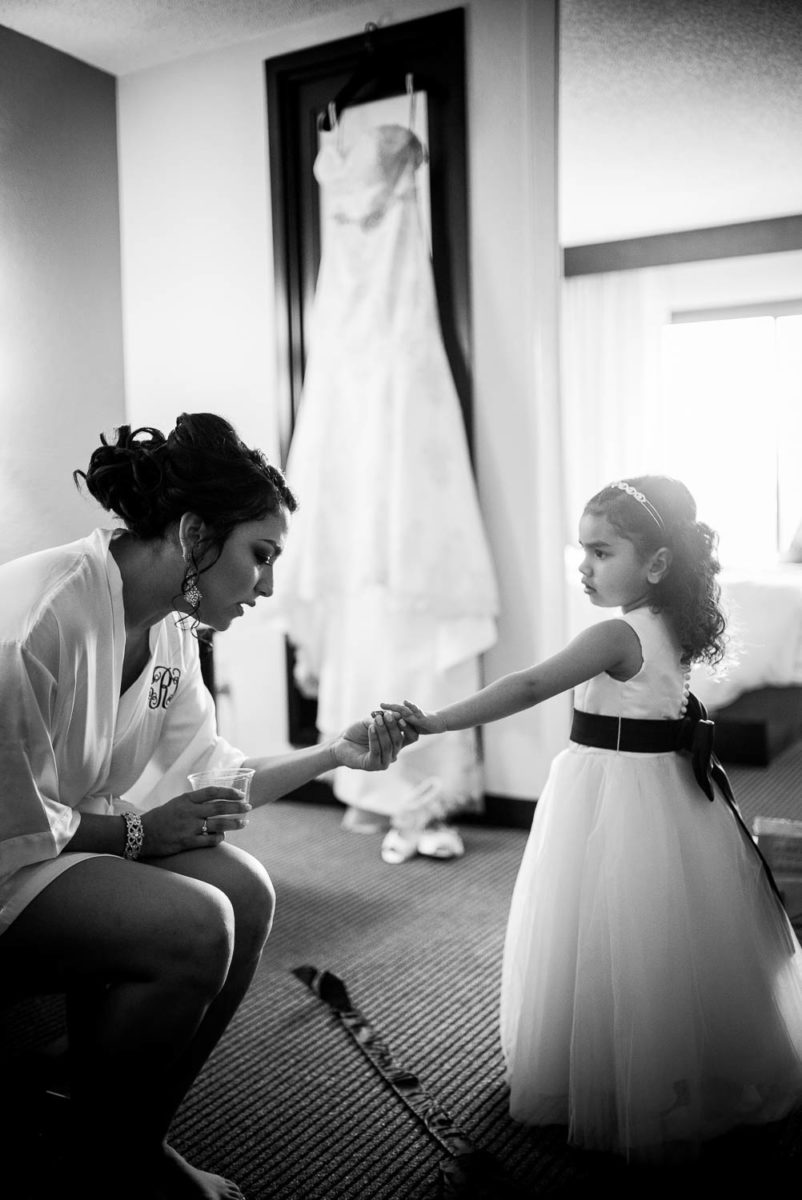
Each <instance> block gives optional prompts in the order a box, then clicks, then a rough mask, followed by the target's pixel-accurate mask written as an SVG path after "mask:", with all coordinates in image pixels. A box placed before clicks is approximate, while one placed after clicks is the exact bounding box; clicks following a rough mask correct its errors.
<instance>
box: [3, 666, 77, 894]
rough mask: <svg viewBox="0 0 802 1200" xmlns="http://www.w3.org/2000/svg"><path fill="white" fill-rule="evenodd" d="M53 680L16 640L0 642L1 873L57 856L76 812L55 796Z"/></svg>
mask: <svg viewBox="0 0 802 1200" xmlns="http://www.w3.org/2000/svg"><path fill="white" fill-rule="evenodd" d="M55 695H56V680H55V678H54V676H53V674H52V672H51V671H50V670H49V669H48V668H47V666H45V664H43V663H42V662H40V661H39V660H38V659H37V658H36V657H34V656H33V655H32V654H31V653H30V651H27V650H25V649H24V648H23V647H22V646H20V645H19V643H17V642H4V643H2V644H0V780H2V793H0V877H4V876H6V875H9V874H11V873H12V872H14V871H16V870H18V869H19V868H20V867H24V866H28V865H29V864H31V863H36V862H42V861H43V860H44V859H49V858H55V857H56V856H57V855H58V854H59V853H60V852H61V851H62V850H63V849H64V847H65V846H66V844H67V843H68V842H69V841H70V839H71V838H72V836H73V834H74V833H75V830H76V829H77V828H78V824H79V821H80V816H79V814H78V813H76V812H75V811H74V810H73V809H72V808H70V807H69V806H68V805H65V804H62V803H61V802H60V800H59V780H58V769H57V766H56V756H55V752H54V748H53V712H54V708H55Z"/></svg>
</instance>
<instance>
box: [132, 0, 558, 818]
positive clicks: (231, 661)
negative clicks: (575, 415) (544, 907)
mask: <svg viewBox="0 0 802 1200" xmlns="http://www.w3.org/2000/svg"><path fill="white" fill-rule="evenodd" d="M451 7H453V3H443V2H436V0H430V2H428V3H427V2H425V0H399V2H397V3H393V4H385V5H384V6H383V8H382V14H381V15H382V18H387V19H389V20H391V21H392V22H398V21H401V20H409V19H413V18H415V17H419V16H425V15H428V14H430V13H434V12H438V11H443V10H444V9H447V8H451ZM555 8H556V4H555V0H472V2H471V3H469V4H467V5H466V25H467V77H468V84H467V86H468V127H469V171H470V183H469V192H470V195H469V203H470V222H471V272H472V303H473V347H474V405H475V433H476V448H477V473H478V483H479V491H480V497H481V501H482V506H483V510H484V513H485V518H486V522H487V527H488V531H489V534H490V538H491V542H492V546H493V551H494V555H495V559H496V564H497V568H498V572H499V576H500V579H501V588H502V607H503V615H502V618H501V621H500V640H499V643H498V646H497V647H496V648H495V649H494V650H493V652H492V653H491V654H489V655H488V656H487V661H486V674H487V677H488V678H493V677H495V676H496V675H497V674H499V673H500V672H501V671H503V670H508V669H512V668H514V667H519V666H521V665H523V664H524V663H526V662H529V661H531V660H532V659H533V658H535V657H539V656H541V655H542V654H543V653H546V652H548V651H550V650H551V649H554V648H555V646H554V645H552V644H551V643H552V642H553V640H554V639H555V638H556V637H557V632H558V630H557V626H558V625H559V620H558V614H555V613H554V612H546V613H545V615H544V616H543V617H541V616H539V615H538V613H539V611H540V610H541V608H542V605H541V604H540V603H539V600H540V597H541V584H542V581H543V580H544V579H552V578H557V577H559V578H560V580H561V578H562V558H561V549H560V552H559V555H557V556H556V558H555V551H554V549H553V548H552V546H551V544H550V541H549V523H548V520H546V519H544V520H542V521H541V526H538V520H539V519H540V517H541V516H542V513H541V512H540V506H538V504H536V503H535V501H536V495H537V487H536V479H537V469H536V468H537V464H538V463H539V461H540V456H542V455H543V453H544V449H545V447H546V440H545V436H544V431H543V429H542V428H540V427H539V426H538V424H537V422H536V420H535V413H536V411H537V407H538V403H539V401H540V399H541V398H545V400H546V408H547V410H549V411H552V412H553V411H554V407H555V405H556V377H555V371H556V367H555V363H556V357H557V356H556V284H557V239H556V198H555V186H554V180H555V166H556V164H555V161H554V159H555V154H556V151H555V111H554V109H555V86H554V82H555V78H556V77H555V66H556V64H555V54H556V49H555V47H556V31H555ZM375 19H376V11H375V5H373V4H370V5H368V4H366V5H357V6H354V7H353V8H350V9H349V10H348V11H347V12H343V13H340V14H338V15H336V16H335V15H330V16H327V17H326V18H321V19H320V20H318V21H315V22H308V23H304V24H303V25H297V26H294V27H292V28H288V29H286V30H283V31H281V32H279V33H275V34H272V35H270V37H264V38H257V39H255V40H253V41H250V42H248V43H247V44H244V45H240V46H236V47H233V48H231V49H228V50H225V51H220V52H217V53H213V54H208V55H203V56H199V57H196V58H193V59H188V60H185V61H182V62H179V63H176V64H171V65H167V66H164V67H161V68H155V69H153V70H149V71H142V72H139V73H137V74H134V75H128V76H125V77H123V78H122V79H120V80H119V155H120V194H121V213H122V255H123V289H124V319H125V350H126V392H127V403H128V411H129V414H130V417H131V419H132V421H134V422H135V423H147V424H155V425H159V426H169V425H171V424H172V423H173V422H174V420H175V417H176V415H177V414H178V413H179V412H181V411H182V410H184V409H194V410H201V409H214V410H215V411H218V412H221V413H223V414H224V415H225V416H227V417H229V418H230V419H231V420H232V421H233V422H234V423H235V425H236V426H237V427H238V429H239V430H240V432H241V433H242V434H243V436H244V437H245V439H246V440H251V441H253V442H254V443H256V444H258V445H260V446H261V447H262V448H263V449H265V450H266V452H267V453H268V454H269V455H270V456H272V457H274V458H277V455H278V430H279V414H278V412H277V400H276V395H277V388H276V378H275V366H276V361H277V358H276V356H277V347H276V344H275V337H274V332H273V331H274V314H273V286H272V240H271V237H272V235H271V226H270V192H269V178H268V156H267V131H266V111H265V97H264V68H263V63H264V60H265V59H266V58H268V57H272V56H275V55H277V54H282V53H285V52H288V51H293V50H297V49H300V48H303V47H305V46H309V45H312V44H315V43H319V42H324V41H330V40H333V39H335V38H338V37H347V36H351V35H353V34H356V33H360V32H361V31H362V30H363V28H364V26H365V23H366V22H367V21H368V20H375ZM538 85H539V86H540V87H541V88H542V89H543V90H542V92H540V93H538ZM535 197H536V198H537V205H538V210H537V212H534V213H533V210H532V207H531V205H532V202H533V198H535ZM536 402H538V403H536ZM549 436H551V432H550V431H549ZM553 457H554V456H553V455H552V463H551V465H552V469H553V466H554V463H553ZM555 503H556V501H555ZM558 524H559V522H558ZM544 529H545V541H544V537H543V532H544ZM544 556H545V560H544ZM278 586H280V573H279V579H278ZM553 607H554V606H552V608H553ZM247 621H248V624H247V626H246V624H245V622H244V621H243V623H242V624H241V625H240V626H239V627H238V628H237V629H236V630H235V631H232V632H230V633H228V634H226V635H225V636H224V637H220V638H218V639H217V645H218V654H217V659H218V666H217V669H218V676H219V681H220V683H221V684H223V685H224V686H229V687H230V688H231V702H230V706H227V703H226V702H225V701H224V702H223V705H222V708H221V722H222V725H223V730H224V732H227V733H228V734H229V736H232V737H234V739H235V740H238V741H239V742H240V744H242V745H243V747H245V748H247V749H249V750H252V751H259V750H269V749H270V748H274V747H278V746H280V745H281V744H282V743H283V741H284V740H285V739H286V679H285V669H284V661H283V642H282V640H281V638H280V636H279V635H278V634H276V633H274V632H273V631H271V630H270V628H269V627H268V625H267V623H266V622H264V621H260V619H259V618H257V617H256V616H255V614H254V615H249V617H248V618H247ZM235 718H236V719H235ZM227 721H228V722H229V723H230V728H228V729H227V728H226V722H227ZM555 728H556V726H555V718H554V717H553V716H552V715H550V712H547V713H545V714H544V713H539V712H530V713H527V714H524V715H522V716H521V717H519V718H517V719H516V720H515V721H511V722H504V723H502V724H499V725H496V726H492V727H490V728H489V729H488V730H487V731H486V739H485V745H486V753H487V776H486V787H487V789H488V791H490V792H495V793H498V794H505V795H511V796H517V797H526V798H534V797H536V796H537V794H538V792H539V789H540V786H541V784H542V780H543V777H544V773H545V769H546V765H547V763H548V761H549V759H550V757H551V755H552V753H553V752H554V750H555V749H556V745H555V736H556V734H555ZM559 733H560V734H561V735H562V736H564V729H563V727H562V725H561V727H560V731H559Z"/></svg>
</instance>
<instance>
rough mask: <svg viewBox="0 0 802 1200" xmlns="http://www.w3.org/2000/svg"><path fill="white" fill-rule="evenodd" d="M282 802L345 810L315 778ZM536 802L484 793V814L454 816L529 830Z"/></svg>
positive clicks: (458, 819) (470, 822)
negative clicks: (328, 806) (324, 805)
mask: <svg viewBox="0 0 802 1200" xmlns="http://www.w3.org/2000/svg"><path fill="white" fill-rule="evenodd" d="M281 799H282V800H288V801H297V802H299V803H302V804H326V805H333V804H337V805H340V807H341V808H343V809H344V808H345V805H344V804H343V802H342V801H341V800H338V799H337V797H336V796H335V795H334V792H333V790H332V787H331V785H330V784H329V783H327V782H326V781H325V779H313V780H312V782H311V783H305V784H303V785H302V786H301V787H299V788H296V789H295V791H294V792H288V793H287V794H286V796H282V797H281ZM536 803H537V801H536V800H522V799H520V798H519V797H516V796H496V795H493V794H492V793H485V797H484V810H483V811H482V812H481V813H467V812H466V813H455V815H454V818H453V820H454V824H455V825H458V826H459V825H492V826H495V827H497V828H501V829H529V827H530V825H531V824H532V818H533V817H534V815H535V805H536Z"/></svg>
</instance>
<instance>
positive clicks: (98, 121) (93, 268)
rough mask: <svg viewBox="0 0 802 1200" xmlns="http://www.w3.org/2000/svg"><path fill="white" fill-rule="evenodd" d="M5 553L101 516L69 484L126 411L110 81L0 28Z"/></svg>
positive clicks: (79, 528)
mask: <svg viewBox="0 0 802 1200" xmlns="http://www.w3.org/2000/svg"><path fill="white" fill-rule="evenodd" d="M0 213H2V221H1V222H0V420H1V421H2V425H0V428H1V429H2V441H0V512H2V521H0V562H5V561H7V560H8V559H11V558H15V557H17V556H18V555H21V554H27V553H29V552H31V551H34V550H40V549H43V548H44V547H46V546H52V545H57V544H59V543H61V542H67V541H71V540H72V539H73V538H77V537H81V536H82V535H83V534H85V533H88V532H89V531H90V530H91V529H92V528H94V526H95V525H97V524H104V523H105V518H106V514H105V513H104V512H103V511H102V510H101V509H99V508H98V506H97V505H96V504H95V502H94V501H93V500H92V499H91V498H87V497H85V496H84V495H81V494H79V492H78V491H77V490H76V488H75V486H74V484H73V481H72V471H73V470H74V469H75V468H76V467H80V468H85V467H86V465H87V463H88V461H89V455H90V453H91V450H92V449H93V448H94V447H95V446H96V445H97V444H98V440H99V434H100V433H101V432H102V431H107V430H109V431H110V430H111V429H113V428H114V426H115V425H118V424H120V423H121V422H122V421H123V420H124V399H123V369H122V318H121V309H120V305H121V290H120V242H119V214H118V203H117V144H116V109H115V81H114V78H113V77H112V76H111V75H107V74H105V73H104V72H102V71H98V70H95V68H94V67H88V66H86V65H85V64H84V63H80V62H78V61H77V60H75V59H72V58H68V57H67V56H65V55H63V54H59V53H58V51H55V50H51V49H50V48H49V47H48V46H43V45H41V44H40V43H39V42H35V41H31V39H29V38H26V37H22V36H21V35H19V34H17V33H13V32H12V31H11V30H7V29H1V28H0Z"/></svg>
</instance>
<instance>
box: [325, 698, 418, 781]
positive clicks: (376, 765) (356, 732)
mask: <svg viewBox="0 0 802 1200" xmlns="http://www.w3.org/2000/svg"><path fill="white" fill-rule="evenodd" d="M417 736H418V735H417V733H415V731H414V730H412V729H410V728H409V727H408V726H407V724H406V722H405V721H404V720H403V718H399V717H398V716H396V714H395V713H381V712H378V711H377V713H376V714H375V715H374V716H373V719H372V720H371V719H370V718H367V717H365V718H364V719H363V720H361V721H355V722H354V724H353V725H349V726H348V728H347V729H346V730H344V731H343V733H341V734H340V736H339V737H338V738H337V740H336V741H335V742H334V743H333V744H332V750H333V752H334V757H335V759H336V760H337V762H338V764H339V765H340V766H341V767H352V768H353V769H354V770H356V771H386V770H387V768H388V767H389V766H390V765H391V764H392V763H394V762H395V760H396V759H397V758H398V755H399V753H400V752H401V750H402V749H403V748H404V746H407V745H409V744H410V743H411V742H414V741H417Z"/></svg>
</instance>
